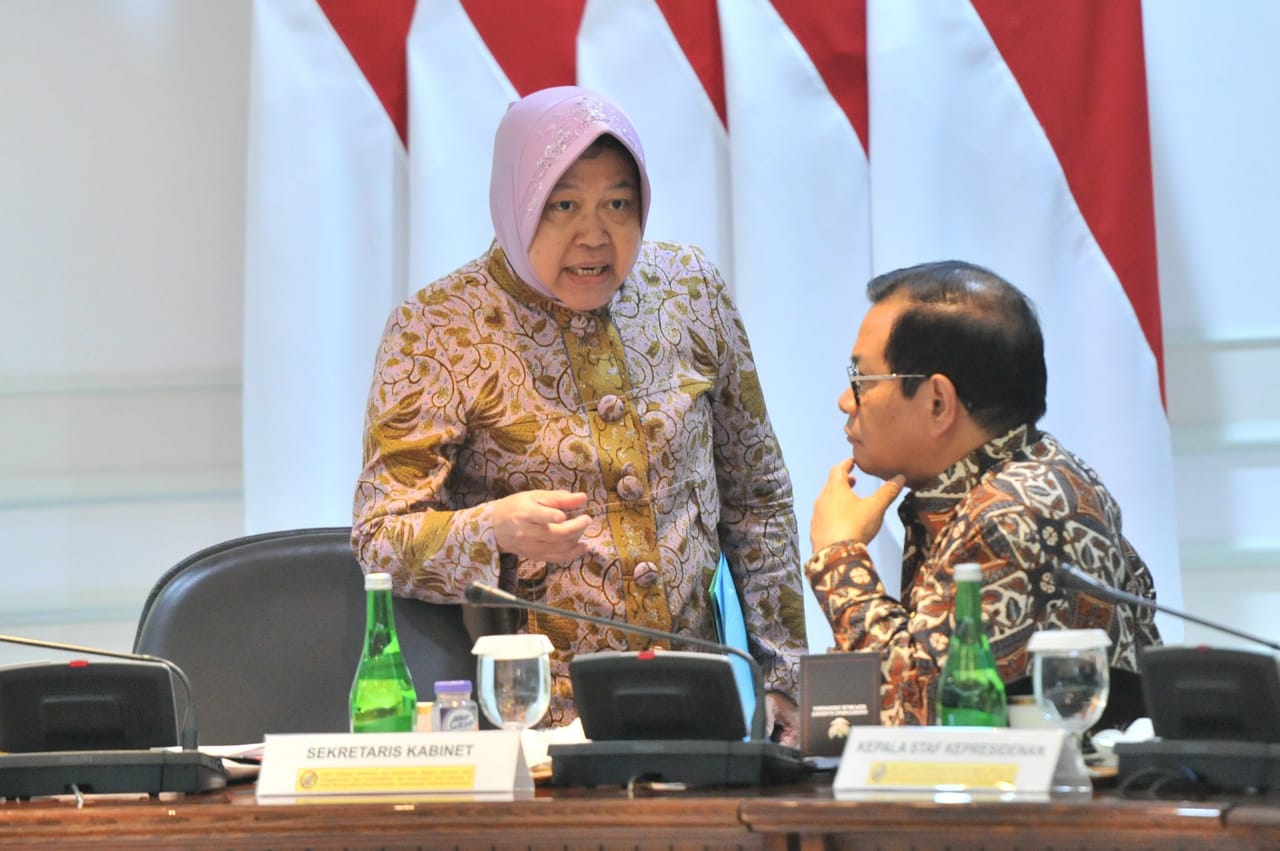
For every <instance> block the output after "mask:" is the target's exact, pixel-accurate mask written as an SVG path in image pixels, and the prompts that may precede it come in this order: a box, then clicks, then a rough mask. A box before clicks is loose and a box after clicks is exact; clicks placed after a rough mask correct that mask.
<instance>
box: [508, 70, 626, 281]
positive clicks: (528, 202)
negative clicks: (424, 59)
mask: <svg viewBox="0 0 1280 851" xmlns="http://www.w3.org/2000/svg"><path fill="white" fill-rule="evenodd" d="M606 133H608V134H610V135H613V136H615V137H617V139H618V140H619V141H620V142H622V144H623V145H624V146H626V148H627V150H628V151H630V152H631V156H632V157H634V158H635V161H636V167H637V168H638V170H639V171H640V229H641V232H643V231H644V225H645V221H646V220H647V219H648V217H649V174H648V172H647V171H646V170H645V165H644V150H643V149H642V148H641V147H640V137H639V136H638V135H637V134H636V129H635V127H633V126H632V124H631V120H630V119H628V118H627V116H626V115H624V114H623V112H622V110H621V109H619V108H618V107H617V106H615V105H614V104H613V103H611V102H610V101H608V100H606V99H605V98H604V97H602V96H601V95H598V94H596V93H595V92H592V91H589V90H587V89H583V88H579V87H578V86H557V87H555V88H551V89H543V90H542V91H538V92H534V93H533V94H531V95H529V96H528V97H525V98H522V99H520V100H518V101H516V102H515V103H513V104H511V107H510V108H509V109H508V110H507V114H506V115H505V116H503V118H502V122H501V123H500V124H499V125H498V133H497V137H496V138H495V139H494V143H493V176H492V178H491V179H490V181H489V212H490V213H491V215H492V216H493V227H494V231H495V232H496V233H497V237H498V244H499V245H501V246H502V250H503V251H504V252H506V255H507V260H508V261H509V262H510V263H511V268H512V269H514V270H515V273H516V274H517V275H519V276H520V279H521V280H523V281H524V282H525V283H527V284H528V285H529V286H531V287H533V288H534V289H536V290H538V291H539V292H541V293H543V294H544V295H551V292H550V290H549V289H548V288H547V285H546V284H545V283H544V282H543V281H541V280H539V279H538V276H537V273H535V272H534V271H533V264H532V263H531V262H530V260H529V246H531V245H532V244H533V235H534V233H536V232H537V230H538V222H539V221H540V220H541V218H542V208H543V206H544V205H545V204H546V203H547V196H548V195H550V194H551V190H552V188H553V187H554V186H555V184H556V181H557V180H559V179H560V177H561V175H563V174H564V173H565V172H566V171H568V170H569V167H570V166H571V165H573V163H574V162H575V161H576V160H577V159H578V156H579V155H580V154H581V153H582V152H583V151H584V150H586V149H587V147H588V146H589V145H590V144H591V143H592V142H594V141H595V140H596V139H598V138H600V137H601V136H603V135H604V134H606Z"/></svg>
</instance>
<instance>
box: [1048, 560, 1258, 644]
mask: <svg viewBox="0 0 1280 851" xmlns="http://www.w3.org/2000/svg"><path fill="white" fill-rule="evenodd" d="M1053 577H1054V579H1056V580H1058V583H1059V584H1060V585H1062V586H1063V587H1064V588H1072V589H1074V590H1076V591H1084V592H1085V593H1087V594H1092V595H1093V596H1095V597H1098V598H1100V599H1103V600H1107V601H1109V602H1112V603H1122V604H1128V605H1131V606H1140V607H1142V608H1144V609H1152V610H1153V611H1157V612H1164V613H1165V614H1167V615H1173V616H1174V617H1175V618H1180V619H1182V620H1184V621H1189V622H1191V623H1194V624H1199V625H1200V626H1203V627H1207V628H1209V629H1212V630H1217V631H1218V632H1222V633H1226V634H1227V635H1234V636H1235V637H1236V638H1243V639H1245V640H1246V641H1252V642H1254V643H1256V644H1261V645H1262V646H1263V647H1269V648H1271V649H1272V650H1280V643H1277V642H1274V641H1268V640H1267V639H1265V638H1261V637H1259V636H1256V635H1250V634H1249V633H1247V632H1242V631H1241V630H1238V629H1233V628H1231V627H1229V626H1224V625H1223V624H1220V623H1214V622H1212V621H1207V620H1205V619H1204V618H1198V617H1196V616H1195V615H1189V614H1187V613H1186V612H1180V611H1178V610H1177V609H1171V608H1169V607H1168V606H1161V605H1160V604H1158V603H1156V601H1155V600H1148V599H1147V598H1146V597H1141V596H1139V595H1137V594H1131V593H1129V592H1128V591H1121V590H1120V589H1119V588H1113V587H1111V586H1110V585H1108V584H1106V583H1105V582H1103V581H1102V580H1100V579H1098V578H1097V577H1094V576H1090V575H1089V574H1087V573H1085V572H1084V571H1083V570H1081V569H1080V568H1078V567H1074V566H1072V565H1069V564H1059V565H1058V566H1056V567H1054V569H1053Z"/></svg>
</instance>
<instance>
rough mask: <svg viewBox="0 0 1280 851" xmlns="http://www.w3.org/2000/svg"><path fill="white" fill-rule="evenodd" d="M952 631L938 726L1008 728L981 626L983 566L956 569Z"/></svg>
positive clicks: (940, 685)
mask: <svg viewBox="0 0 1280 851" xmlns="http://www.w3.org/2000/svg"><path fill="white" fill-rule="evenodd" d="M955 582H956V597H955V600H956V602H955V627H954V629H953V630H952V632H951V646H950V648H949V649H948V651H947V661H946V663H945V664H944V665H943V666H942V677H941V679H940V680H939V682H938V723H939V724H942V725H943V726H948V727H1007V726H1009V710H1008V707H1007V705H1006V703H1005V696H1004V681H1003V680H1001V679H1000V672H999V670H997V669H996V660H995V657H994V656H992V655H991V645H990V644H989V643H988V642H987V631H986V629H985V628H984V627H983V624H982V568H981V567H979V566H978V565H976V564H972V563H965V564H958V565H956V570H955Z"/></svg>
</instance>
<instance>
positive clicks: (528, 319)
mask: <svg viewBox="0 0 1280 851" xmlns="http://www.w3.org/2000/svg"><path fill="white" fill-rule="evenodd" d="M531 489H559V490H567V491H581V492H585V493H586V494H587V495H588V504H587V507H586V509H585V511H586V513H588V514H590V516H591V517H592V518H593V520H592V523H591V525H590V527H589V529H588V531H587V533H586V536H585V541H586V543H587V545H588V548H589V552H588V554H587V555H585V556H584V557H582V558H579V559H577V560H576V561H573V562H571V563H568V564H548V563H544V562H527V561H526V562H521V563H519V564H518V565H516V564H514V559H512V558H511V557H502V558H500V554H499V552H498V546H497V542H496V539H495V538H494V533H493V523H492V519H491V508H490V505H489V503H490V501H491V500H493V499H495V498H499V497H503V496H506V495H509V494H513V493H516V492H518V491H525V490H531ZM352 541H353V545H354V546H355V549H356V552H357V555H358V557H359V559H360V562H361V564H362V565H363V566H364V568H365V569H366V570H385V571H387V572H389V573H391V575H392V578H393V582H394V587H395V591H396V593H397V594H399V595H401V596H409V597H417V598H420V599H423V600H427V601H430V602H438V603H456V602H459V601H461V600H462V599H463V593H464V590H465V588H466V587H467V585H468V584H469V583H470V582H472V581H474V580H480V581H483V582H488V583H498V584H499V585H502V586H504V587H507V588H508V589H510V590H512V591H513V592H515V593H518V594H520V595H522V596H524V597H526V598H528V599H531V600H536V601H539V602H543V603H547V604H549V605H552V606H556V607H559V608H563V609H571V610H575V611H579V612H585V613H589V614H593V615H598V616H603V617H608V618H613V619H617V620H620V621H628V622H631V623H637V624H642V625H645V626H650V627H655V628H659V629H664V630H673V631H676V632H681V633H687V634H690V635H694V636H698V637H701V638H706V639H714V637H715V628H714V622H713V618H712V612H711V609H710V605H709V603H710V601H709V596H708V593H707V585H708V580H709V578H710V575H711V573H712V571H713V569H714V568H715V565H716V562H717V560H718V557H719V554H720V552H721V549H722V548H723V550H724V552H725V554H726V555H727V556H728V558H729V561H730V564H731V565H732V568H733V571H734V578H735V581H736V583H737V585H738V588H739V590H740V594H741V597H742V601H743V608H744V611H745V614H746V618H747V626H748V631H749V633H750V636H751V650H752V652H753V655H754V656H755V657H756V658H757V659H758V660H759V661H760V663H761V666H762V669H763V672H764V675H765V680H766V683H767V685H768V687H769V688H773V689H777V690H780V691H782V692H784V693H786V694H789V695H792V696H795V695H796V694H797V689H796V685H797V683H796V678H797V665H798V656H799V654H800V653H802V652H804V651H805V649H806V642H805V632H804V611H803V609H804V607H803V579H802V577H801V574H800V570H799V555H798V552H797V548H796V527H795V515H794V509H793V503H792V492H791V482H790V478H789V476H788V474H787V470H786V467H785V466H784V465H783V459H782V454H781V451H780V449H779V446H778V443H777V440H776V438H775V436H774V433H773V430H772V428H771V427H770V425H769V420H768V416H767V414H766V411H765V406H764V398H763V395H762V393H761V389H760V383H759V378H758V376H757V373H756V369H755V364H754V362H753V360H752V357H751V351H750V347H749V344H748V340H747V335H746V332H745V329H744V327H743V324H742V321H741V319H740V317H739V314H738V311H737V309H736V308H735V307H734V305H733V303H732V301H731V300H730V298H729V296H728V294H727V292H726V289H725V285H724V282H723V281H722V279H721V277H720V275H719V272H718V271H717V270H716V269H715V267H714V266H713V265H712V264H711V263H709V262H708V261H707V260H706V258H705V257H704V256H703V255H702V254H701V253H700V252H699V251H698V250H697V249H695V248H691V247H687V246H682V245H677V244H673V243H645V244H644V246H643V248H642V250H641V254H640V258H639V260H638V261H637V263H636V265H635V268H634V270H633V272H632V274H631V275H630V276H629V277H628V278H627V280H626V281H625V282H624V284H623V286H622V288H621V289H620V290H619V291H618V293H617V295H616V296H615V297H614V299H613V300H612V302H611V303H610V304H609V305H608V306H606V307H604V308H601V309H600V310H596V311H592V312H589V313H583V312H578V311H573V310H569V309H567V308H565V307H564V306H563V305H560V304H559V303H558V302H555V301H553V300H551V299H549V298H546V297H544V296H542V295H540V294H539V293H537V292H535V291H534V290H533V289H531V288H529V287H527V286H526V285H525V284H523V283H522V282H521V281H519V280H518V279H517V278H515V277H514V275H513V274H512V272H511V270H510V266H509V264H508V263H507V262H506V259H505V257H504V256H503V254H502V251H501V249H499V248H497V247H496V246H495V247H494V248H491V249H490V251H489V252H488V253H487V254H486V255H485V256H483V257H481V258H479V259H478V260H476V261H473V262H472V263H470V264H468V265H467V266H464V267H463V268H462V269H460V270H458V271H457V272H455V273H453V274H452V275H449V276H448V277H446V278H444V279H442V280H441V281H439V282H437V283H435V284H433V285H432V286H430V287H427V288H426V289H424V290H421V291H420V292H418V293H417V294H416V295H415V296H413V297H412V298H410V299H409V300H408V301H406V302H405V303H404V304H403V305H401V306H400V307H399V308H397V309H396V310H395V311H394V312H393V314H392V316H391V317H390V319H389V321H388V323H387V327H386V330H385V332H384V335H383V338H382V342H381V345H380V347H379V350H378V356H377V364H376V369H375V373H374V380H373V386H372V389H371V391H370V398H369V404H368V412H367V420H366V435H365V446H364V469H363V471H362V473H361V475H360V479H359V483H358V486H357V490H356V496H355V507H354V522H353V530H352ZM526 628H528V629H531V630H534V631H538V632H542V633H544V634H546V635H547V636H548V637H550V639H551V641H552V643H553V644H554V645H555V648H556V651H555V653H554V655H553V659H552V668H553V679H554V682H553V692H554V698H553V702H552V708H551V711H550V712H549V713H548V719H547V723H551V724H563V723H565V722H567V721H568V720H570V719H572V717H573V714H574V710H573V704H572V699H571V690H570V686H569V678H568V663H569V661H570V660H571V659H572V656H573V654H574V652H589V651H593V650H602V649H628V648H632V649H638V648H641V647H645V646H648V642H646V641H644V640H643V639H640V638H637V637H635V636H629V635H627V634H625V633H623V632H620V631H618V630H611V629H603V628H598V627H595V626H592V625H590V624H584V623H581V622H579V621H575V620H571V619H569V618H562V617H545V616H541V615H531V616H530V617H529V620H528V623H527V625H526ZM677 649H688V648H677Z"/></svg>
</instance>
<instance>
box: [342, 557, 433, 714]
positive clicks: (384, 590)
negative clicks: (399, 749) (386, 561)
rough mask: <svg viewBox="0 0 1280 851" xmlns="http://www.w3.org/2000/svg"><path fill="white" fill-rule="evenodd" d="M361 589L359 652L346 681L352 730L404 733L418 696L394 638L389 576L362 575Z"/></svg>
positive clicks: (415, 712) (415, 708)
mask: <svg viewBox="0 0 1280 851" xmlns="http://www.w3.org/2000/svg"><path fill="white" fill-rule="evenodd" d="M364 590H365V596H366V597H367V598H368V600H367V603H366V606H365V611H366V627H365V635H364V652H363V653H361V654H360V667H358V668H357V669H356V678H355V681H354V682H352V684H351V732H353V733H409V732H412V731H413V728H414V721H415V720H416V718H417V714H418V695H417V692H415V691H414V689H413V678H412V677H411V676H409V669H408V667H406V666H405V664H404V657H403V656H401V655H400V642H399V640H398V639H397V638H396V623H395V615H394V613H393V611H392V608H391V575H390V574H388V573H370V574H368V575H366V576H365V578H364Z"/></svg>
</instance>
